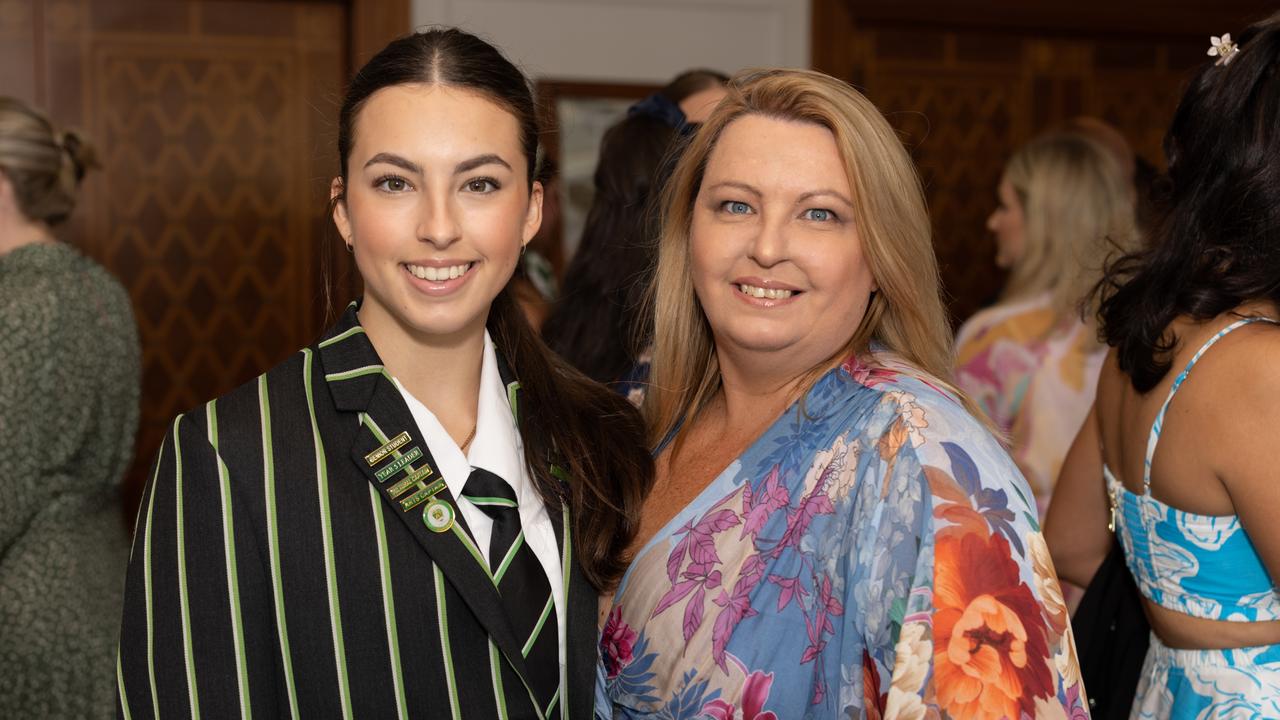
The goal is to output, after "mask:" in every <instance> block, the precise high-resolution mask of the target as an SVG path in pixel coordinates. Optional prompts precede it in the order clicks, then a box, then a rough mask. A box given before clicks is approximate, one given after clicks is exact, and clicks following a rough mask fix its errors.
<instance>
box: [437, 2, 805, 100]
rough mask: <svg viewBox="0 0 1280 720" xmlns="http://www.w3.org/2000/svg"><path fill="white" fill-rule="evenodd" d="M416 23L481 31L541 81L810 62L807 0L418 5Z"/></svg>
mask: <svg viewBox="0 0 1280 720" xmlns="http://www.w3.org/2000/svg"><path fill="white" fill-rule="evenodd" d="M413 23H414V25H415V26H421V25H429V24H442V25H457V26H459V27H462V28H463V29H465V30H468V31H470V32H474V33H477V34H479V35H481V36H483V37H485V38H486V39H487V40H489V41H491V42H493V43H494V44H496V45H497V46H498V47H500V48H502V49H503V51H504V52H505V53H506V54H507V56H508V57H510V58H511V59H512V60H514V61H516V62H517V63H518V64H520V66H521V67H522V68H523V69H524V71H525V72H526V73H527V74H528V75H529V76H530V77H532V78H535V79H536V78H550V79H555V80H600V81H617V82H632V83H651V84H662V83H664V82H665V81H667V80H669V79H670V78H671V77H672V76H673V75H675V74H676V73H678V72H680V71H682V70H686V69H688V68H691V67H708V68H713V69H717V70H722V71H724V72H728V73H732V72H733V71H734V70H737V69H740V68H743V67H754V66H761V65H777V66H785V67H808V65H809V0H413Z"/></svg>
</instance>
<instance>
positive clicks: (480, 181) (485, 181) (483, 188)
mask: <svg viewBox="0 0 1280 720" xmlns="http://www.w3.org/2000/svg"><path fill="white" fill-rule="evenodd" d="M497 189H498V183H497V182H495V181H494V180H492V179H490V178H476V179H475V180H468V181H467V190H468V191H470V192H473V193H482V194H483V193H491V192H493V191H494V190H497Z"/></svg>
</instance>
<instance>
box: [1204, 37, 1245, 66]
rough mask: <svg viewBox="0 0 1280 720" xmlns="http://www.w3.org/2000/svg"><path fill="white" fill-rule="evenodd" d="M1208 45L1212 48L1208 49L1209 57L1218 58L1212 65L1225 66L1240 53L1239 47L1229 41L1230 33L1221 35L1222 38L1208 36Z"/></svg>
mask: <svg viewBox="0 0 1280 720" xmlns="http://www.w3.org/2000/svg"><path fill="white" fill-rule="evenodd" d="M1209 44H1210V45H1211V46H1212V47H1210V48H1209V56H1210V57H1216V58H1218V62H1216V63H1214V65H1226V64H1227V63H1229V62H1231V58H1233V57H1235V56H1236V53H1238V52H1240V46H1239V45H1236V44H1235V43H1234V42H1232V41H1231V33H1223V35H1222V37H1218V36H1217V35H1210V36H1209Z"/></svg>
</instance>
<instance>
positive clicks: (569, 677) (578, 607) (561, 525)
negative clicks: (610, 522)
mask: <svg viewBox="0 0 1280 720" xmlns="http://www.w3.org/2000/svg"><path fill="white" fill-rule="evenodd" d="M498 374H499V376H501V378H502V382H503V384H504V385H506V387H507V402H509V403H510V404H511V414H512V415H514V416H516V418H517V420H519V409H520V383H519V382H518V381H517V380H516V379H515V374H514V373H512V372H511V368H510V367H509V366H508V365H507V363H506V362H505V361H504V360H503V358H502V353H501V352H499V353H498ZM551 474H552V475H554V476H556V477H557V478H559V479H560V480H561V481H562V482H564V483H566V484H568V482H569V476H568V474H567V473H566V472H565V471H564V470H563V469H562V468H561V467H559V466H557V465H554V464H552V465H551ZM547 515H548V517H550V518H551V526H552V528H553V529H554V530H555V535H556V547H557V548H559V550H560V567H561V572H562V573H563V578H564V579H563V582H564V597H565V605H566V607H565V623H566V624H567V625H568V627H566V628H565V656H566V670H565V674H566V678H565V682H564V685H563V687H562V688H561V691H562V692H563V693H565V694H566V695H567V697H568V701H567V702H566V704H565V707H566V709H567V710H568V717H571V718H577V717H591V715H592V708H593V707H594V704H595V692H594V689H595V683H596V665H597V663H598V661H599V660H598V652H599V640H600V631H599V628H598V625H597V620H596V616H597V610H598V608H599V598H598V597H597V594H596V590H595V588H594V587H592V586H591V583H589V582H587V576H586V575H585V574H584V573H583V571H582V565H581V564H579V563H578V557H577V554H576V553H575V552H574V548H573V523H572V518H571V514H570V511H569V506H568V505H566V504H562V506H561V508H560V510H559V511H558V512H557V511H556V510H555V509H554V508H547ZM566 538H567V540H566Z"/></svg>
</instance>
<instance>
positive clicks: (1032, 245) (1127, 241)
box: [1001, 131, 1138, 320]
mask: <svg viewBox="0 0 1280 720" xmlns="http://www.w3.org/2000/svg"><path fill="white" fill-rule="evenodd" d="M1001 179H1002V181H1005V182H1008V183H1009V185H1010V187H1012V188H1013V192H1014V194H1015V195H1016V196H1017V198H1018V202H1019V203H1020V204H1021V205H1022V216H1023V236H1024V238H1025V241H1024V242H1025V244H1024V247H1023V252H1022V257H1020V258H1018V260H1017V261H1016V262H1015V263H1014V265H1013V267H1012V268H1011V269H1010V274H1009V280H1008V283H1007V284H1006V285H1005V289H1004V293H1003V296H1002V297H1003V299H1005V300H1018V299H1022V298H1027V297H1031V296H1034V295H1039V294H1041V293H1046V292H1047V293H1049V294H1050V295H1051V299H1050V302H1051V304H1052V306H1053V308H1054V310H1055V311H1056V312H1057V313H1058V316H1059V318H1060V319H1064V318H1066V317H1068V316H1069V315H1071V314H1073V313H1077V312H1079V313H1080V314H1081V315H1082V316H1083V317H1084V318H1086V320H1091V319H1092V318H1093V316H1094V315H1095V314H1096V313H1097V307H1096V306H1095V303H1094V301H1093V300H1091V299H1090V297H1089V296H1090V290H1092V289H1093V286H1094V285H1096V284H1097V282H1098V279H1099V278H1101V277H1102V271H1103V268H1104V266H1105V264H1106V261H1107V260H1108V258H1109V257H1111V256H1113V255H1115V254H1116V253H1127V252H1130V251H1132V250H1134V249H1136V244H1137V239H1138V228H1137V220H1136V215H1135V208H1134V194H1133V184H1132V183H1131V182H1130V181H1129V179H1128V178H1125V177H1124V171H1123V170H1122V169H1121V167H1120V163H1119V162H1118V161H1117V160H1116V157H1115V154H1114V153H1113V152H1111V151H1110V150H1108V149H1107V148H1106V147H1104V146H1103V145H1102V144H1100V143H1099V142H1097V141H1096V140H1094V139H1092V138H1090V137H1087V136H1085V135H1083V134H1080V133H1078V132H1073V131H1059V132H1052V133H1048V134H1046V135H1042V136H1040V137H1038V138H1036V139H1034V140H1032V141H1031V142H1029V143H1027V144H1026V145H1024V146H1022V147H1021V148H1019V149H1018V151H1017V152H1016V153H1014V155H1013V157H1011V158H1009V162H1008V163H1007V164H1006V165H1005V169H1004V175H1003V177H1002V178H1001Z"/></svg>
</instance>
